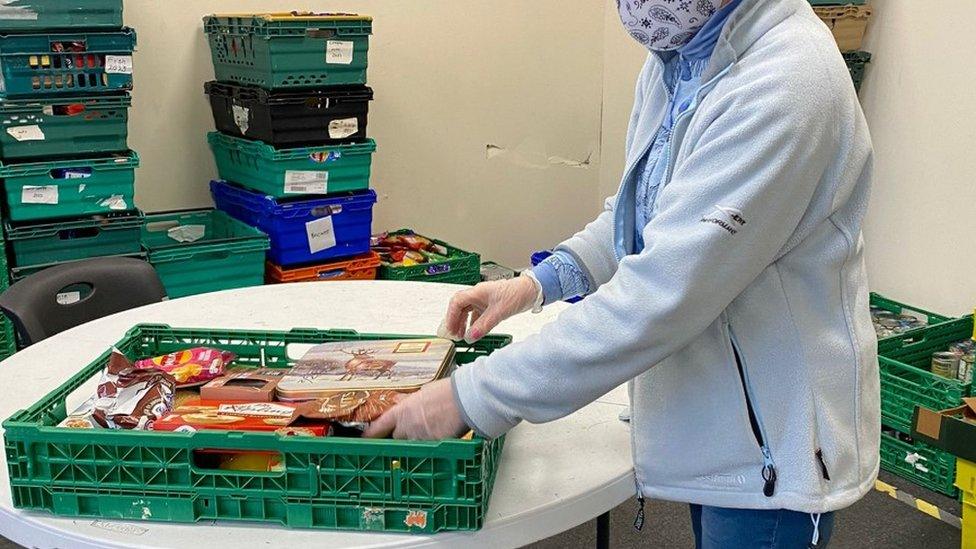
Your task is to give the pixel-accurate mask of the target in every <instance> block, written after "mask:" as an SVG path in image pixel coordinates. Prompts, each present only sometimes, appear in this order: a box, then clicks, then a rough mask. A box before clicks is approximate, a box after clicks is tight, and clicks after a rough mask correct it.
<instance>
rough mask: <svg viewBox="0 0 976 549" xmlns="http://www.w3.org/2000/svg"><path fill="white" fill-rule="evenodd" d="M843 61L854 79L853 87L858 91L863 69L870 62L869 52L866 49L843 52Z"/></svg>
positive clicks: (862, 78)
mask: <svg viewBox="0 0 976 549" xmlns="http://www.w3.org/2000/svg"><path fill="white" fill-rule="evenodd" d="M844 62H846V63H847V70H849V71H850V73H851V80H853V81H854V89H855V90H856V91H860V90H861V83H862V82H864V69H865V67H866V66H867V64H868V63H870V62H871V54H870V53H868V52H866V51H852V52H847V53H845V54H844Z"/></svg>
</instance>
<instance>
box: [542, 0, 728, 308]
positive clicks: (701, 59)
mask: <svg viewBox="0 0 976 549" xmlns="http://www.w3.org/2000/svg"><path fill="white" fill-rule="evenodd" d="M740 2H741V0H732V1H731V2H729V3H728V4H726V5H725V6H723V7H722V8H721V9H719V10H718V11H716V12H715V13H714V14H713V15H712V16H711V17H710V18H709V20H708V21H707V22H706V23H705V25H704V26H703V27H702V28H701V29H699V31H698V32H697V33H696V34H695V36H694V38H693V39H692V40H691V41H689V42H688V43H687V44H685V45H684V46H682V47H681V48H679V49H678V50H676V51H668V52H658V53H656V55H658V56H659V57H660V58H661V61H662V62H663V63H664V76H663V81H664V84H665V86H667V89H668V98H669V102H668V106H667V109H666V115H665V116H664V120H663V122H662V123H661V127H660V128H659V129H658V132H657V135H656V136H655V137H654V141H653V142H652V144H651V147H650V149H649V150H648V151H647V155H646V156H644V158H643V159H642V160H641V162H640V164H639V165H638V166H637V173H638V174H639V176H638V177H639V179H638V184H637V188H636V193H637V197H636V202H635V207H636V210H635V212H634V215H635V219H636V224H635V226H634V228H633V230H634V238H635V242H636V250H635V251H636V252H639V251H641V250H642V249H643V248H644V239H643V237H642V236H641V231H642V230H643V228H644V227H646V226H647V224H648V223H649V222H650V220H651V218H652V217H653V216H654V203H655V200H654V197H655V196H656V195H657V190H658V188H659V187H660V184H661V181H663V180H664V175H665V172H666V171H667V163H666V162H661V157H662V156H667V148H668V147H670V145H671V136H672V135H673V130H674V121H675V120H676V119H677V118H678V116H680V115H681V113H682V112H684V111H685V110H687V109H688V107H690V106H691V103H692V101H693V100H694V97H695V95H696V94H697V93H698V90H699V88H700V87H701V75H702V73H703V72H704V71H705V69H706V68H707V66H708V60H709V58H710V57H711V56H712V51H713V50H714V49H715V44H716V42H718V37H719V34H721V32H722V28H723V27H724V26H725V21H726V20H727V19H728V17H729V15H731V14H732V12H733V11H735V8H737V7H738V6H739V3H740ZM532 274H534V275H535V277H536V279H537V280H538V281H539V282H540V284H541V285H542V294H543V298H544V299H543V304H544V305H549V304H550V303H554V302H556V301H559V300H563V299H570V298H574V297H578V296H585V295H587V294H589V293H590V286H589V282H588V280H587V278H586V276H585V275H584V274H583V270H582V269H581V268H580V267H579V265H578V264H577V263H576V260H575V258H574V257H573V256H572V255H571V254H569V253H568V252H566V251H561V250H557V251H555V252H554V253H553V255H551V256H550V257H548V258H547V259H546V260H545V261H543V262H542V263H541V264H539V265H537V266H535V267H534V268H533V269H532Z"/></svg>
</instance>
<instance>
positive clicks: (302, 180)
mask: <svg viewBox="0 0 976 549" xmlns="http://www.w3.org/2000/svg"><path fill="white" fill-rule="evenodd" d="M328 192H329V172H313V171H302V170H288V171H286V172H285V194H326V193H328Z"/></svg>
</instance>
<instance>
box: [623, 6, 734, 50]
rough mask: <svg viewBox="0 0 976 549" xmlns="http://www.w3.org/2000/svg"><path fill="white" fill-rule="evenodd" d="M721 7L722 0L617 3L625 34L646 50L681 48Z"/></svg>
mask: <svg viewBox="0 0 976 549" xmlns="http://www.w3.org/2000/svg"><path fill="white" fill-rule="evenodd" d="M721 5H722V0H617V11H619V12H620V20H621V21H622V22H623V24H624V28H625V29H627V32H629V33H630V35H631V36H632V37H633V38H634V40H637V41H638V42H640V43H641V44H643V45H644V47H646V48H647V49H650V50H655V51H669V50H676V49H678V48H680V47H681V46H684V45H685V44H687V43H688V42H689V41H691V39H692V38H694V37H695V34H696V33H697V32H698V31H699V29H701V28H702V26H704V25H705V22H706V21H708V18H709V17H711V16H712V15H713V14H714V13H715V12H716V11H717V10H718V8H719V7H720V6H721Z"/></svg>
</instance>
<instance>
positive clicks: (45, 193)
mask: <svg viewBox="0 0 976 549" xmlns="http://www.w3.org/2000/svg"><path fill="white" fill-rule="evenodd" d="M20 201H21V202H22V203H24V204H57V203H58V186H57V185H45V186H43V187H33V186H30V185H28V186H25V187H24V189H23V190H22V191H21V193H20Z"/></svg>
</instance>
